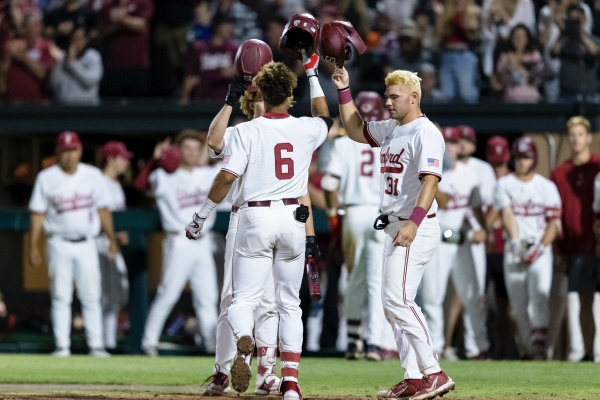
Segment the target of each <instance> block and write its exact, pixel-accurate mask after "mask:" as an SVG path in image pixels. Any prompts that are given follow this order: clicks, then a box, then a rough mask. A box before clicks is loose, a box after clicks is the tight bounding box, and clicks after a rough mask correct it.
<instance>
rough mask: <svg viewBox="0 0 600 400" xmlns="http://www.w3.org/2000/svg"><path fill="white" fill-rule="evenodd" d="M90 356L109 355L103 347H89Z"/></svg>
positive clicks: (101, 356)
mask: <svg viewBox="0 0 600 400" xmlns="http://www.w3.org/2000/svg"><path fill="white" fill-rule="evenodd" d="M89 354H90V356H92V357H98V358H106V357H110V354H109V353H108V352H107V351H106V350H104V349H90V353H89Z"/></svg>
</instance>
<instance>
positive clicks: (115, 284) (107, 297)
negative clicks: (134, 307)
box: [100, 252, 129, 349]
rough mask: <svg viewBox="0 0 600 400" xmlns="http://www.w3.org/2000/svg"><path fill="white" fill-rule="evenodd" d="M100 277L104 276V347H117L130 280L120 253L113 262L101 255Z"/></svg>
mask: <svg viewBox="0 0 600 400" xmlns="http://www.w3.org/2000/svg"><path fill="white" fill-rule="evenodd" d="M100 275H101V276H102V337H103V340H104V347H105V348H107V349H114V348H115V347H117V328H118V326H117V325H118V321H119V312H120V311H121V307H123V306H125V305H126V304H127V303H128V301H129V279H128V277H127V266H126V265H125V259H124V258H123V254H121V253H120V252H119V253H118V254H117V256H116V258H115V259H114V260H113V261H111V260H110V259H109V258H108V255H106V254H102V253H100Z"/></svg>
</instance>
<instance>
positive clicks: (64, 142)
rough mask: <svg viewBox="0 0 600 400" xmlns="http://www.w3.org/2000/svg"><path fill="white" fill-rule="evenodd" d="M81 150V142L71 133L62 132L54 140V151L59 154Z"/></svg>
mask: <svg viewBox="0 0 600 400" xmlns="http://www.w3.org/2000/svg"><path fill="white" fill-rule="evenodd" d="M80 148H81V140H79V135H78V134H76V133H75V132H72V131H64V132H61V133H59V134H58V137H57V138H56V151H57V152H58V153H60V152H61V151H65V150H73V149H80Z"/></svg>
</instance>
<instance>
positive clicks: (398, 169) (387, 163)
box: [380, 147, 406, 174]
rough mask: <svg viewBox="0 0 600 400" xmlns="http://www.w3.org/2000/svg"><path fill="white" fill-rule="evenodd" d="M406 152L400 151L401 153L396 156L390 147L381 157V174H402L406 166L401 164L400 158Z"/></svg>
mask: <svg viewBox="0 0 600 400" xmlns="http://www.w3.org/2000/svg"><path fill="white" fill-rule="evenodd" d="M404 150H406V149H402V151H400V153H397V154H394V153H390V147H388V148H387V149H386V150H385V152H382V153H381V155H380V160H381V173H382V174H383V173H384V172H390V173H393V174H401V173H402V171H404V165H403V164H402V163H401V162H400V157H401V156H402V154H403V153H404Z"/></svg>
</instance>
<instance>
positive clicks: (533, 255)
mask: <svg viewBox="0 0 600 400" xmlns="http://www.w3.org/2000/svg"><path fill="white" fill-rule="evenodd" d="M545 250H546V246H544V245H543V244H541V243H536V244H534V245H533V246H531V247H530V248H529V250H527V252H526V253H525V255H524V256H523V264H525V265H531V264H533V263H534V262H535V260H537V259H538V258H540V256H541V255H542V254H544V251H545Z"/></svg>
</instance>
